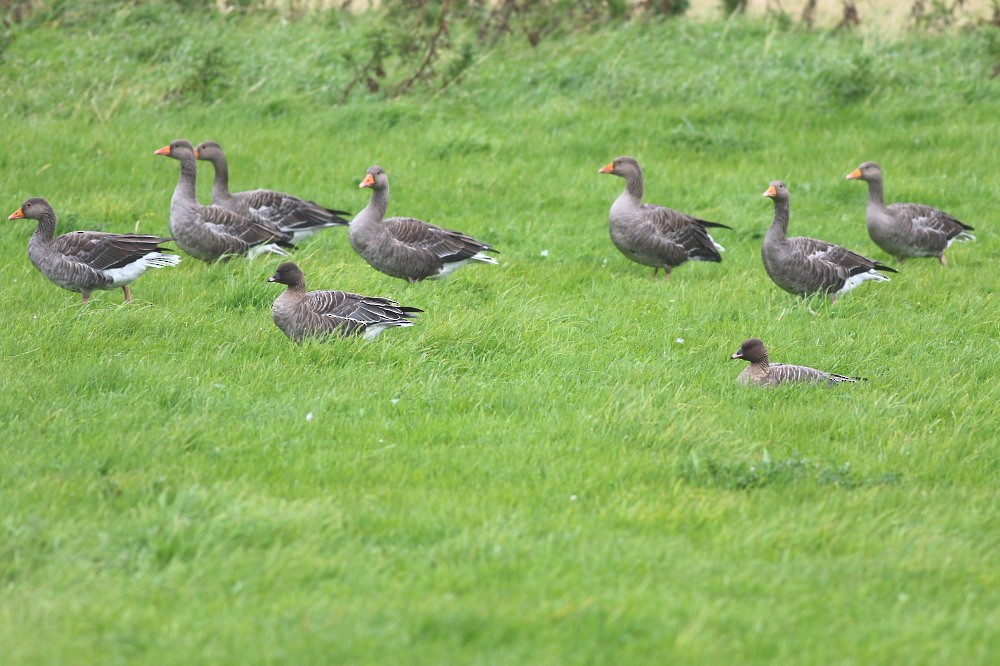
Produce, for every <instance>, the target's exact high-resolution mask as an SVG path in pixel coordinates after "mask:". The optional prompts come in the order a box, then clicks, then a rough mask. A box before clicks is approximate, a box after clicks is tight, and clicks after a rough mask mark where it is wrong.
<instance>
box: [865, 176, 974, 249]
mask: <svg viewBox="0 0 1000 666" xmlns="http://www.w3.org/2000/svg"><path fill="white" fill-rule="evenodd" d="M846 177H847V179H848V180H863V181H865V182H866V183H868V205H867V207H866V208H865V222H866V224H867V226H868V235H869V236H870V237H871V239H872V240H873V241H874V242H875V244H876V245H878V246H879V247H880V248H882V249H883V250H885V251H886V252H888V253H889V254H891V255H892V256H894V257H896V258H898V259H899V260H900V261H903V260H904V259H906V258H907V257H937V259H938V261H939V262H940V263H941V265H942V266H947V265H948V261H947V260H946V259H945V258H944V251H945V250H946V249H948V247H950V246H951V244H952V243H953V242H954V241H959V242H965V241H974V240H976V237H975V236H973V235H972V234H970V233H969V232H970V231H974V229H973V228H972V227H970V226H969V225H967V224H965V223H964V222H962V221H961V220H958V219H956V218H955V217H953V216H951V215H949V214H948V213H945V212H944V211H941V210H938V209H937V208H931V207H930V206H924V205H921V204H914V203H896V204H892V205H889V206H886V205H885V200H884V197H883V194H882V169H881V168H880V167H879V165H878V164H876V163H875V162H863V163H862V164H861V166H859V167H858V168H857V169H855V170H854V171H852V172H851V173H849V174H847V176H846Z"/></svg>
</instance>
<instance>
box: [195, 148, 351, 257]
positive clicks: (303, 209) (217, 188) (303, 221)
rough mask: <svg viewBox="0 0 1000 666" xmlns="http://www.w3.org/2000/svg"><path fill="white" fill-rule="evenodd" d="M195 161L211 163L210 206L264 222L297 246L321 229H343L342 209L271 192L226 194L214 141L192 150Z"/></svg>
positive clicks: (222, 160) (224, 167)
mask: <svg viewBox="0 0 1000 666" xmlns="http://www.w3.org/2000/svg"><path fill="white" fill-rule="evenodd" d="M194 156H195V158H196V159H199V160H205V161H207V162H211V163H212V167H213V168H214V169H215V180H214V181H213V183H212V203H213V204H215V205H216V206H221V207H222V208H225V209H226V210H230V211H232V212H234V213H239V214H240V215H245V216H249V217H257V218H260V219H262V220H265V221H266V222H267V223H268V224H269V225H271V226H274V227H275V228H277V229H280V230H282V231H283V232H286V233H289V234H291V235H292V242H293V243H299V242H301V241H303V240H305V239H307V238H310V237H311V236H314V235H315V234H317V233H318V232H320V231H322V230H323V229H329V228H330V227H338V226H347V224H348V220H347V218H346V217H345V216H347V215H350V213H348V212H347V211H344V210H335V209H332V208H324V207H323V206H321V205H319V204H318V203H316V202H315V201H309V200H308V199H301V198H299V197H296V196H293V195H291V194H285V193H284V192H275V191H274V190H263V189H261V190H249V191H247V192H230V191H229V165H228V164H227V163H226V155H225V153H223V152H222V146H220V145H219V144H218V142H216V141H205V142H202V143H200V144H198V147H197V148H195V149H194Z"/></svg>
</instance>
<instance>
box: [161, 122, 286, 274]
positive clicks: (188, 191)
mask: <svg viewBox="0 0 1000 666" xmlns="http://www.w3.org/2000/svg"><path fill="white" fill-rule="evenodd" d="M156 154H157V155H165V156H167V157H172V158H174V159H175V160H179V161H180V163H181V175H180V179H179V180H178V181H177V187H176V188H175V189H174V196H173V197H172V198H171V199H170V233H171V234H173V236H174V238H175V239H176V241H177V245H178V246H180V248H181V249H182V250H184V251H185V252H187V253H188V254H190V255H191V256H192V257H195V258H196V259H201V260H202V261H216V260H218V259H221V258H223V257H227V256H231V255H237V254H239V255H246V256H248V257H250V258H253V257H256V256H257V255H259V254H262V253H264V252H271V253H274V254H280V255H285V256H288V252H286V251H285V250H284V249H282V246H285V247H289V246H291V241H292V235H291V234H289V233H286V232H283V231H281V230H278V229H274V228H271V227H268V226H266V225H265V224H263V223H262V222H259V221H255V220H252V219H250V218H249V217H246V216H244V215H239V214H237V213H233V212H231V211H228V210H226V209H224V208H220V207H219V206H202V205H201V204H200V203H198V199H197V196H196V193H195V181H196V178H197V174H198V163H197V161H196V160H195V157H194V146H192V145H191V142H190V141H186V140H184V139H177V140H176V141H174V142H173V143H171V144H170V145H169V146H164V147H163V148H160V149H159V150H157V151H156Z"/></svg>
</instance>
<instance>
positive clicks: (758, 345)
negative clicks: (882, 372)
mask: <svg viewBox="0 0 1000 666" xmlns="http://www.w3.org/2000/svg"><path fill="white" fill-rule="evenodd" d="M730 358H739V359H743V360H744V361H748V362H749V363H750V365H748V366H747V367H746V368H744V369H743V372H741V373H740V374H739V376H738V377H737V378H736V381H737V382H739V383H740V384H746V385H753V386H777V385H778V384H781V383H782V382H805V383H810V384H820V383H824V382H825V383H826V384H827V385H829V386H832V385H834V384H839V383H841V382H859V381H866V380H865V378H864V377H846V376H844V375H837V374H834V373H832V372H823V371H822V370H816V369H814V368H807V367H805V366H804V365H785V364H784V363H769V362H768V358H767V347H765V346H764V343H763V342H761V341H760V340H759V339H757V338H750V339H749V340H744V341H743V344H742V345H740V348H739V350H738V351H737V352H736V353H735V354H733V355H732V356H730Z"/></svg>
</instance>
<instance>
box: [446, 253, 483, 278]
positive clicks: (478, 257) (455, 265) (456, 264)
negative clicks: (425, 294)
mask: <svg viewBox="0 0 1000 666" xmlns="http://www.w3.org/2000/svg"><path fill="white" fill-rule="evenodd" d="M470 261H481V262H483V263H484V264H498V263H499V262H498V261H497V260H496V259H494V258H493V257H491V256H490V255H488V254H484V253H482V252H477V253H475V254H474V255H472V256H471V257H469V258H468V259H462V260H461V261H452V262H449V263H446V264H445V265H444V266H442V267H441V270H440V271H439V272H438V274H437V275H435V276H433V277H436V278H442V277H444V276H445V275H451V274H452V273H454V272H455V271H457V270H458V269H459V268H461V267H462V266H464V265H466V264H467V263H469V262H470Z"/></svg>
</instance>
